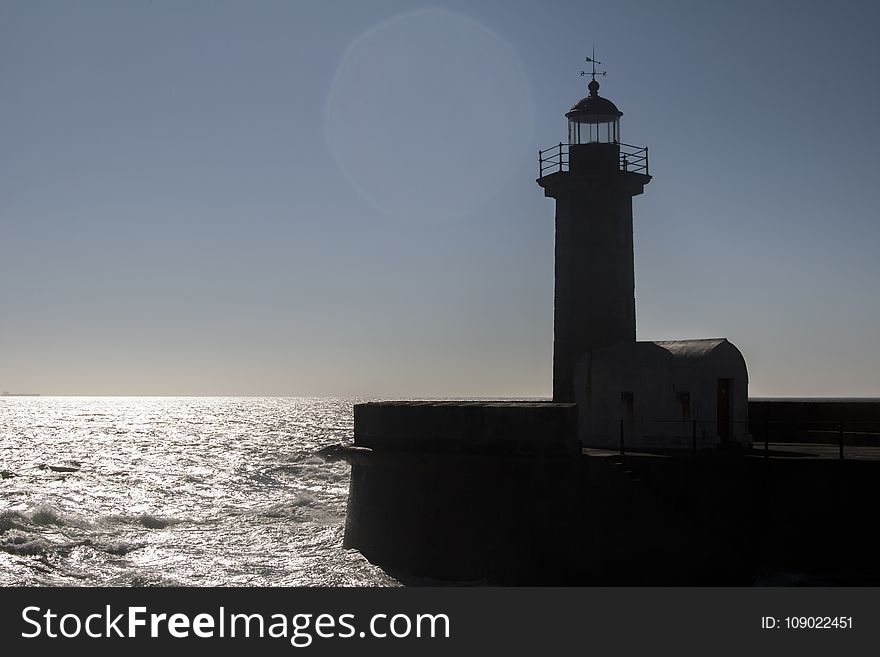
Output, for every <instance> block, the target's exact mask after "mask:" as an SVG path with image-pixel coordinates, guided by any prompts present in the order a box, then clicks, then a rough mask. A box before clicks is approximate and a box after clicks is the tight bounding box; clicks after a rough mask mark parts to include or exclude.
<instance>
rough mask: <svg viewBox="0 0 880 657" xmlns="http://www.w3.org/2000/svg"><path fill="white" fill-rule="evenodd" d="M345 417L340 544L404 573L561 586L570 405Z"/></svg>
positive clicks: (567, 561) (567, 527)
mask: <svg viewBox="0 0 880 657" xmlns="http://www.w3.org/2000/svg"><path fill="white" fill-rule="evenodd" d="M354 421H355V445H354V447H351V448H348V449H347V450H345V451H346V458H347V460H348V461H349V462H350V463H351V464H352V471H351V486H350V489H349V500H348V511H347V513H346V525H345V545H346V546H347V547H351V548H356V549H358V550H360V552H361V553H362V554H363V555H364V556H366V557H367V558H368V559H369V560H370V561H371V562H373V563H376V564H378V565H381V566H382V567H384V568H386V569H388V570H389V571H390V572H393V573H396V572H399V571H402V572H405V573H408V576H413V575H415V576H423V577H429V578H432V579H444V580H452V581H459V582H476V583H518V584H530V583H536V582H541V583H553V582H557V583H561V582H564V581H566V578H567V577H568V576H569V574H570V573H569V570H568V569H569V568H570V565H571V563H572V562H573V561H574V560H575V553H576V550H577V545H578V543H579V540H578V531H579V529H578V525H577V523H573V522H572V519H573V518H574V517H575V516H576V515H577V513H578V509H579V494H578V487H579V485H580V478H579V467H580V458H581V454H580V445H579V443H578V441H577V430H576V422H577V415H576V412H575V406H574V405H573V404H552V403H541V402H537V403H531V402H386V403H372V404H358V405H356V406H355V409H354Z"/></svg>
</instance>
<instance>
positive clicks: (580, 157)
mask: <svg viewBox="0 0 880 657" xmlns="http://www.w3.org/2000/svg"><path fill="white" fill-rule="evenodd" d="M588 90H589V95H588V96H586V97H585V98H582V99H581V100H579V101H578V102H577V103H575V104H574V106H573V107H572V108H571V110H570V111H568V112H567V113H566V115H565V116H566V118H567V119H568V144H562V143H560V144H558V145H557V146H553V147H551V148H548V149H546V150H543V151H541V153H540V156H539V166H540V177H539V178H538V184H539V185H540V186H541V187H543V188H544V194H545V195H546V196H548V197H552V198H554V199H555V200H556V288H555V296H554V339H553V401H555V402H576V403H577V405H578V435H579V436H580V440H581V442H582V443H583V444H584V445H589V446H612V445H613V446H617V445H618V444H619V443H620V442H621V440H623V441H625V442H626V443H627V444H629V445H632V446H638V445H654V446H670V447H671V446H684V445H691V446H692V445H693V444H694V443H696V444H697V445H698V446H716V445H718V444H721V443H727V442H735V443H747V442H748V441H749V436H748V422H747V420H748V415H747V414H748V401H747V400H748V374H747V371H746V366H745V361H744V359H743V357H742V354H740V352H739V350H738V349H737V348H736V347H735V346H734V345H733V344H731V343H730V342H728V341H727V340H725V339H723V338H722V339H712V340H686V341H675V342H657V343H654V342H636V313H635V275H634V266H633V223H632V222H633V212H632V199H633V197H634V196H638V195H639V194H641V193H642V192H643V191H644V188H645V185H647V184H648V183H649V182H650V181H651V176H650V175H649V173H648V149H647V148H646V147H637V146H630V145H627V144H623V143H621V142H620V117H621V116H622V115H623V113H622V112H621V111H620V110H618V109H617V106H616V105H615V104H614V103H613V102H611V101H610V100H608V99H607V98H603V97H601V96H600V95H599V83H598V82H597V81H596V80H595V75H594V77H593V79H592V80H591V81H590V83H589V85H588Z"/></svg>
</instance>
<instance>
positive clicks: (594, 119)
mask: <svg viewBox="0 0 880 657" xmlns="http://www.w3.org/2000/svg"><path fill="white" fill-rule="evenodd" d="M587 88H588V89H589V90H590V95H589V96H587V97H586V98H581V99H580V100H579V101H578V102H576V103H575V104H574V105H572V106H571V109H570V110H569V111H568V112H566V113H565V118H567V119H570V120H572V121H575V122H576V123H609V122H611V121H616V120H617V119H619V118H620V117H621V116H623V112H621V111H620V110H619V109H617V106H616V105H615V104H614V103H612V102H611V101H610V100H608V99H607V98H602V96H600V95H599V83H598V82H596V81H595V80H591V81H590V84H588V85H587Z"/></svg>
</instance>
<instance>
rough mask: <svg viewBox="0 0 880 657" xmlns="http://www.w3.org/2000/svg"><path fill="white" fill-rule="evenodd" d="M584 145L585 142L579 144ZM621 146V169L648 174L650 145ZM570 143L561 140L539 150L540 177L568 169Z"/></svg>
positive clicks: (619, 162)
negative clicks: (554, 144)
mask: <svg viewBox="0 0 880 657" xmlns="http://www.w3.org/2000/svg"><path fill="white" fill-rule="evenodd" d="M577 145H579V146H580V145H583V144H577ZM618 146H619V147H620V156H619V157H620V159H619V161H618V165H619V168H620V170H621V171H627V172H630V173H641V174H643V175H646V176H647V175H649V174H648V147H647V146H632V145H630V144H618ZM568 151H569V144H563V143H562V142H559V143H558V144H557V145H556V146H551V147H550V148H545V149H543V150H540V151H538V170H539V174H540V175H539V176H538V177H539V178H543V177H544V176H545V175H548V174H551V173H558V172H560V171H568V170H569V168H568V165H569V155H568Z"/></svg>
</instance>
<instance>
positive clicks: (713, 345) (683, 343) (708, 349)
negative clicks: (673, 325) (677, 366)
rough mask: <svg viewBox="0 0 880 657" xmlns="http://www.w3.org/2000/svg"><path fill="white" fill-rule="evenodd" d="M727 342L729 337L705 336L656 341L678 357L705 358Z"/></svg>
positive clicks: (659, 345)
mask: <svg viewBox="0 0 880 657" xmlns="http://www.w3.org/2000/svg"><path fill="white" fill-rule="evenodd" d="M725 342H727V338H704V339H700V340H661V341H659V342H655V343H654V344H656V345H657V346H658V347H662V348H663V349H665V350H666V351H668V352H669V353H671V354H672V355H673V356H675V357H676V358H704V357H705V356H708V355H709V354H710V353H712V352H713V351H715V349H717V348H718V347H719V346H720V345H722V344H724V343H725Z"/></svg>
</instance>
